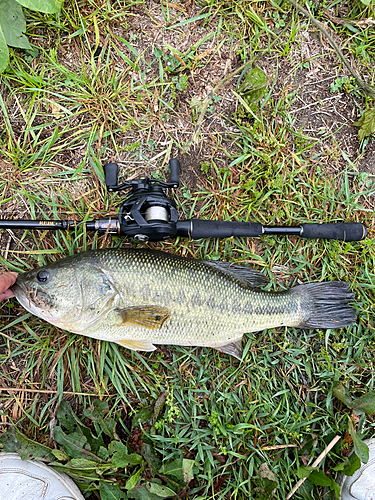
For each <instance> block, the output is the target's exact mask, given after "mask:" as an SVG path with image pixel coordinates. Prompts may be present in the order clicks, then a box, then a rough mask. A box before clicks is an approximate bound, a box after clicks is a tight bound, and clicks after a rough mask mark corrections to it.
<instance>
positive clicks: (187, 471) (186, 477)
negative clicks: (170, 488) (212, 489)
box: [182, 458, 195, 484]
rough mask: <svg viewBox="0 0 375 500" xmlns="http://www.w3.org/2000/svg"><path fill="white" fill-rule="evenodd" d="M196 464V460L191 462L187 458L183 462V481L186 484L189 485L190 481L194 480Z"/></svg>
mask: <svg viewBox="0 0 375 500" xmlns="http://www.w3.org/2000/svg"><path fill="white" fill-rule="evenodd" d="M194 464H195V460H189V459H187V458H184V459H183V460H182V479H183V481H184V482H185V483H186V484H189V483H190V481H192V480H193V479H194V472H193V467H194Z"/></svg>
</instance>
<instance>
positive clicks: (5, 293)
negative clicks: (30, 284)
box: [0, 272, 17, 302]
mask: <svg viewBox="0 0 375 500" xmlns="http://www.w3.org/2000/svg"><path fill="white" fill-rule="evenodd" d="M16 279H17V273H13V272H9V273H3V274H0V302H1V301H2V300H4V299H9V298H10V297H14V293H13V292H12V290H10V288H9V287H11V286H12V285H13V284H14V283H15V281H16Z"/></svg>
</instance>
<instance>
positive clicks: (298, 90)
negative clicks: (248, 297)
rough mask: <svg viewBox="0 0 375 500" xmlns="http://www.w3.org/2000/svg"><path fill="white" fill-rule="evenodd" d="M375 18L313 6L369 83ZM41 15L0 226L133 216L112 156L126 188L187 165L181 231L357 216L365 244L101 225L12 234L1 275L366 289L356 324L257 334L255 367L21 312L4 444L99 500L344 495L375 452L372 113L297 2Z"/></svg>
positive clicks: (370, 9) (4, 167) (7, 387)
mask: <svg viewBox="0 0 375 500" xmlns="http://www.w3.org/2000/svg"><path fill="white" fill-rule="evenodd" d="M2 2H3V0H0V6H1V5H2ZM366 4H369V5H366ZM366 4H365V3H362V2H361V1H360V0H348V1H346V0H342V1H337V0H336V1H335V0H327V1H322V2H314V1H310V2H307V4H305V5H304V6H305V8H306V9H307V10H308V12H309V13H310V16H313V17H314V19H316V20H317V21H318V23H320V24H321V25H323V27H324V29H325V30H328V32H329V34H330V36H331V37H332V38H333V39H334V41H335V42H336V44H337V45H338V46H339V47H340V48H341V50H342V53H343V55H344V57H345V58H346V60H347V61H349V63H350V65H351V67H352V68H353V70H354V72H355V74H356V75H357V76H358V79H361V80H362V81H363V82H366V84H368V85H371V84H372V83H374V78H375V73H374V60H375V27H374V20H373V19H374V9H375V4H374V2H373V0H371V1H370V2H368V1H367V2H366ZM301 5H302V4H301ZM0 12H1V11H0ZM24 13H25V17H26V20H27V31H26V34H27V36H28V39H29V42H30V43H31V48H30V49H27V50H21V49H10V63H9V66H8V67H7V69H6V70H5V71H4V72H3V73H2V74H0V205H1V207H0V215H1V219H12V220H13V219H17V220H18V219H45V220H49V219H70V220H75V221H80V220H85V221H87V220H94V219H99V218H105V217H117V214H118V210H119V207H120V205H121V203H122V202H123V201H124V199H125V196H126V193H124V192H120V193H109V192H108V191H107V190H106V188H105V184H104V173H103V165H104V164H105V163H108V162H113V161H114V162H116V163H118V165H119V181H121V182H123V181H125V180H133V179H137V178H139V177H145V176H148V177H152V178H155V179H159V180H165V181H168V180H169V171H168V162H169V159H170V158H178V159H179V161H180V163H181V166H182V168H181V173H180V187H179V189H177V190H174V191H172V190H168V192H167V194H168V196H169V197H173V199H174V201H175V203H176V206H177V209H178V212H179V217H180V219H187V218H200V219H211V220H215V219H217V220H226V221H229V220H232V221H249V222H260V223H261V224H263V225H265V226H275V225H277V226H298V225H300V224H302V223H307V222H361V223H363V224H365V225H366V226H367V228H368V236H367V238H366V239H365V240H363V241H361V242H345V241H336V240H308V239H302V238H298V237H296V236H290V237H285V236H263V237H261V238H252V239H250V238H249V239H246V238H234V237H232V238H227V239H207V240H203V239H202V240H197V241H192V240H189V239H184V238H181V237H179V238H171V239H168V240H166V241H164V242H159V243H137V242H135V241H133V240H131V239H130V238H125V237H124V238H121V237H117V236H111V235H108V234H105V235H98V234H97V233H93V232H91V233H90V232H86V231H85V229H84V227H81V228H77V229H75V230H73V231H70V232H66V231H56V232H53V231H48V230H42V231H24V230H19V229H3V230H1V231H0V265H1V270H2V271H5V270H12V271H17V272H19V273H21V272H24V271H27V270H30V269H32V268H34V267H36V266H38V265H41V264H47V263H49V262H53V261H55V260H58V259H60V258H63V257H65V256H68V255H72V254H75V253H78V252H81V251H84V250H87V249H91V248H109V247H126V246H137V247H145V248H154V249H161V250H164V251H166V252H170V253H174V254H177V255H181V256H188V257H194V258H197V259H202V258H204V259H212V260H225V261H230V262H233V263H239V264H244V265H249V266H252V267H254V268H255V269H257V270H260V271H262V272H263V273H264V274H265V275H267V276H268V277H269V278H270V284H269V285H268V288H269V289H271V290H284V289H287V288H289V287H291V286H293V285H296V284H302V283H308V282H312V281H330V280H344V281H348V282H350V283H351V288H352V290H353V292H354V294H355V299H354V305H355V308H356V310H357V322H356V323H355V324H354V325H352V326H350V327H348V328H342V329H338V330H327V331H325V330H297V329H293V328H284V327H282V328H277V329H270V330H267V331H264V332H257V333H252V334H247V335H245V337H244V342H243V347H244V356H243V359H242V361H238V360H236V359H234V358H231V357H230V356H228V355H226V354H222V353H219V352H217V351H214V350H212V349H208V348H197V347H186V348H185V347H177V346H172V345H171V346H160V347H159V348H158V349H157V350H156V351H154V352H152V353H144V352H139V353H137V352H132V351H129V350H127V349H124V348H122V347H120V346H118V345H116V344H111V343H106V342H101V341H96V340H93V339H90V338H86V337H82V336H79V335H74V334H70V333H67V332H63V331H61V330H58V329H57V328H56V327H53V326H51V325H49V324H47V323H46V322H44V321H42V320H41V319H38V318H36V317H34V316H32V315H30V314H29V313H27V312H26V311H25V310H24V309H23V308H22V307H21V306H20V305H19V304H18V303H17V301H16V300H15V299H11V300H8V301H6V302H3V303H2V304H1V318H0V329H1V337H0V416H1V422H2V425H1V426H0V450H7V451H12V450H16V449H18V451H19V453H21V456H23V457H24V458H27V457H30V456H31V457H34V458H39V459H42V460H44V461H45V462H46V463H52V464H53V465H54V466H55V467H56V468H58V469H59V470H64V471H66V472H68V473H69V474H70V475H71V476H72V477H73V478H74V479H75V481H76V482H77V484H78V485H79V486H80V488H81V490H82V491H83V493H84V495H85V497H86V498H87V499H90V500H94V499H100V500H109V499H113V498H118V499H121V498H123V499H127V498H128V499H133V498H135V499H145V500H147V499H153V500H158V499H160V498H171V499H173V498H181V499H192V500H198V499H199V500H203V499H207V500H208V499H215V500H219V499H238V500H245V499H248V498H254V499H264V500H265V499H269V498H275V499H285V498H287V496H288V494H290V492H292V490H293V487H294V486H295V485H296V483H297V482H298V481H299V480H300V479H301V478H303V477H306V480H305V481H304V482H303V484H302V485H301V486H300V487H299V488H298V489H297V491H295V492H294V493H293V495H292V497H291V498H293V499H296V500H297V499H311V498H314V499H317V498H325V499H330V498H332V499H334V498H336V495H337V491H338V487H337V483H336V480H337V477H338V471H339V470H342V469H344V470H345V471H346V472H348V471H350V469H351V470H353V468H355V467H356V460H355V457H356V455H357V456H359V457H361V458H362V459H363V457H364V455H365V453H366V450H365V449H364V447H363V445H362V440H363V439H366V438H369V437H372V436H373V435H374V429H373V428H374V426H375V419H374V416H373V413H374V411H375V406H374V400H375V397H374V394H375V393H374V392H373V391H374V375H373V374H374V361H375V354H374V345H375V343H374V338H375V317H374V316H375V311H374V304H375V271H374V268H375V245H374V236H375V233H374V214H375V166H374V165H375V141H374V139H373V137H372V136H371V135H366V133H365V132H363V131H362V132H361V134H359V131H360V130H361V129H360V127H359V126H354V125H353V123H355V122H357V121H358V120H359V118H360V117H361V116H362V115H363V114H364V112H365V111H366V110H367V109H368V110H371V109H372V108H373V98H372V97H371V95H369V94H368V93H367V94H366V92H365V91H364V90H363V88H362V87H361V86H360V83H359V82H358V79H356V78H354V77H353V75H352V74H351V73H350V72H349V70H348V68H347V66H345V64H344V63H343V62H342V60H341V59H340V57H339V56H338V55H337V53H336V51H335V50H334V48H333V47H332V44H331V42H330V40H329V39H328V38H327V36H326V34H325V33H324V32H322V31H321V30H320V29H319V28H318V26H317V25H316V24H314V22H312V21H311V18H310V17H306V15H305V14H303V13H302V12H300V11H298V10H297V9H296V7H295V6H292V5H291V4H290V3H289V2H288V1H286V0H284V1H281V2H280V1H271V0H270V1H255V0H238V1H235V0H228V1H219V0H211V1H210V0H207V1H206V0H189V1H186V2H180V3H171V2H168V0H157V1H142V0H135V1H133V2H126V1H125V2H120V1H118V2H117V1H113V2H111V1H110V0H108V1H107V2H95V1H91V0H87V1H73V0H65V2H64V4H63V6H62V9H61V11H60V12H59V13H57V14H53V15H47V14H41V13H38V12H33V11H31V10H27V9H24ZM254 69H257V71H256V72H255V71H254ZM255 75H256V78H255ZM362 130H363V129H362ZM370 133H371V130H370V131H369V134H370ZM336 436H338V438H337V440H336V444H335V445H334V446H333V448H332V449H331V450H330V451H328V450H327V446H328V445H329V443H330V442H332V440H333V439H334V438H335V437H336ZM354 447H355V450H356V455H352V458H351V459H349V460H348V455H349V452H350V451H351V450H352V449H353V448H354ZM325 450H326V451H328V453H327V454H326V456H325V457H324V458H323V459H322V460H321V461H320V462H319V464H317V465H314V466H313V465H312V464H313V463H314V461H315V460H316V459H317V458H318V456H319V455H320V454H321V453H322V452H324V451H325ZM307 476H308V477H307ZM289 498H290V495H289Z"/></svg>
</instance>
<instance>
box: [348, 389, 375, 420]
mask: <svg viewBox="0 0 375 500" xmlns="http://www.w3.org/2000/svg"><path fill="white" fill-rule="evenodd" d="M352 408H353V411H354V413H355V414H356V415H361V414H362V413H367V415H372V414H373V413H375V391H369V392H368V393H367V394H365V395H364V396H361V397H360V398H358V399H356V400H355V402H354V406H352Z"/></svg>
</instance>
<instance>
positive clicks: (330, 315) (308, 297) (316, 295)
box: [292, 281, 356, 328]
mask: <svg viewBox="0 0 375 500" xmlns="http://www.w3.org/2000/svg"><path fill="white" fill-rule="evenodd" d="M292 290H293V291H294V292H296V293H299V294H300V296H301V307H302V309H303V310H305V311H306V312H307V314H306V317H305V319H304V320H303V321H302V322H301V323H300V324H299V325H298V327H299V328H342V327H344V326H349V325H351V324H352V323H354V322H355V320H356V312H355V309H354V308H353V307H352V306H351V305H350V302H352V300H353V297H354V294H353V293H352V292H350V291H349V283H346V282H344V281H327V282H323V283H308V284H307V285H298V286H296V287H294V288H292Z"/></svg>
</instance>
